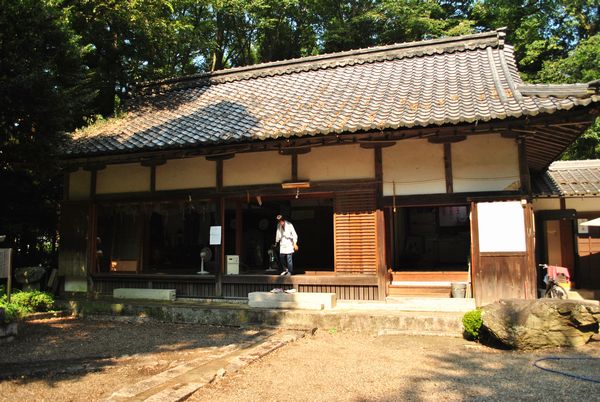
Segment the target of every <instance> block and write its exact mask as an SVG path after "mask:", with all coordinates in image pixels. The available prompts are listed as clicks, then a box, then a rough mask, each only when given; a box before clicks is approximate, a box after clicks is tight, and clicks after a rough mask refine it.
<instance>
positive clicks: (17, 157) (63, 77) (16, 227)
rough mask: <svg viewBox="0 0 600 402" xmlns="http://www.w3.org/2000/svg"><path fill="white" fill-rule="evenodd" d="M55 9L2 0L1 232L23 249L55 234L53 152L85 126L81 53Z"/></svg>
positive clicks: (40, 1)
mask: <svg viewBox="0 0 600 402" xmlns="http://www.w3.org/2000/svg"><path fill="white" fill-rule="evenodd" d="M57 4H58V3H57V2H56V1H53V0H1V1H0V26H2V30H0V53H1V54H2V59H0V146H1V149H0V154H1V155H2V158H0V188H2V197H0V210H1V211H2V214H0V228H1V229H0V230H2V232H3V233H0V234H8V235H9V238H10V239H11V241H19V242H22V243H23V248H25V249H30V247H26V246H25V245H26V244H28V245H35V244H36V243H37V239H39V238H40V237H52V236H53V235H54V232H55V230H54V228H55V227H56V207H57V200H58V199H59V198H60V183H61V181H60V180H59V181H58V182H57V180H56V179H57V178H58V177H59V174H58V173H59V171H58V163H57V160H56V155H57V152H58V148H59V146H60V143H61V140H62V139H63V138H64V132H65V131H71V130H73V129H74V128H75V127H76V126H77V125H78V124H79V125H81V124H82V123H83V120H82V116H83V114H84V113H85V110H86V104H87V101H88V100H89V95H90V94H89V92H88V91H87V89H86V86H85V83H86V76H85V71H84V70H83V69H82V66H81V64H80V62H79V61H80V58H81V54H82V50H83V49H82V48H81V47H80V46H79V45H78V38H77V36H76V35H75V33H74V32H73V31H72V30H71V29H70V27H69V25H68V21H67V19H66V16H65V14H64V13H63V12H62V11H61V9H60V8H59V7H57ZM34 248H35V247H34Z"/></svg>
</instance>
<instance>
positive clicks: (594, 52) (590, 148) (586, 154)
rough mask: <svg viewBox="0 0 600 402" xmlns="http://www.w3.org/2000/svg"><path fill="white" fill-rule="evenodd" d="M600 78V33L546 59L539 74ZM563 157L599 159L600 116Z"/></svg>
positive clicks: (553, 78) (545, 78)
mask: <svg viewBox="0 0 600 402" xmlns="http://www.w3.org/2000/svg"><path fill="white" fill-rule="evenodd" d="M598 79H600V34H596V35H594V36H592V37H591V38H589V39H585V40H583V41H581V43H580V44H579V45H578V46H577V47H576V48H575V49H574V50H573V51H572V52H571V53H570V54H569V55H568V56H567V57H565V58H561V59H558V60H547V61H545V62H544V63H543V67H542V70H541V71H540V72H539V74H538V80H539V81H541V82H554V83H577V82H589V81H593V80H598ZM562 157H563V159H596V158H600V118H599V119H596V122H595V124H593V125H592V126H591V127H590V128H589V129H588V130H587V131H586V132H585V133H584V134H583V135H582V136H581V137H579V138H578V139H577V141H576V142H575V143H573V144H572V145H571V146H570V147H569V148H568V149H567V150H566V151H565V153H564V155H563V156H562Z"/></svg>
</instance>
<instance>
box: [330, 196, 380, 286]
mask: <svg viewBox="0 0 600 402" xmlns="http://www.w3.org/2000/svg"><path fill="white" fill-rule="evenodd" d="M375 208H376V197H375V194H374V193H367V192H365V193H348V194H339V195H338V196H337V197H336V200H335V213H334V215H333V233H334V235H333V236H334V258H335V272H336V273H340V274H368V275H376V274H377V269H378V262H379V253H378V243H377V242H378V240H379V230H378V219H377V213H376V211H375Z"/></svg>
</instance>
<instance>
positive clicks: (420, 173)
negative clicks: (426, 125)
mask: <svg viewBox="0 0 600 402" xmlns="http://www.w3.org/2000/svg"><path fill="white" fill-rule="evenodd" d="M382 158H383V194H384V195H393V194H394V191H393V190H394V183H393V182H395V187H396V191H395V194H396V195H412V194H439V193H445V192H446V176H445V173H444V145H442V144H431V143H430V142H428V141H427V140H403V141H399V142H398V143H396V145H394V146H391V147H387V148H383V150H382Z"/></svg>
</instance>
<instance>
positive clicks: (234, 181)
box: [223, 151, 292, 186]
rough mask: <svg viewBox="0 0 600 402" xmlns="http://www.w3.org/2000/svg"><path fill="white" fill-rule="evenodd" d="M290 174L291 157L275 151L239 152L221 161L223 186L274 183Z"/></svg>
mask: <svg viewBox="0 0 600 402" xmlns="http://www.w3.org/2000/svg"><path fill="white" fill-rule="evenodd" d="M291 175H292V157H291V156H289V155H280V154H279V152H277V151H269V152H250V153H241V154H236V155H235V157H234V158H233V159H227V160H225V161H223V186H244V185H252V184H275V183H281V182H283V181H289V180H290V178H291Z"/></svg>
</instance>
